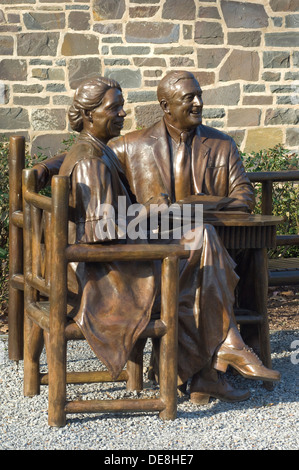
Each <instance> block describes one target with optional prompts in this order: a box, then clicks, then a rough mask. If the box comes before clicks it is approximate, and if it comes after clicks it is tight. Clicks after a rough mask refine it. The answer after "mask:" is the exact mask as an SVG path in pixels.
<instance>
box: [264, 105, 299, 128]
mask: <svg viewBox="0 0 299 470" xmlns="http://www.w3.org/2000/svg"><path fill="white" fill-rule="evenodd" d="M298 123H299V109H294V108H277V109H268V110H267V112H266V116H265V125H266V126H274V125H283V124H293V125H296V124H298Z"/></svg>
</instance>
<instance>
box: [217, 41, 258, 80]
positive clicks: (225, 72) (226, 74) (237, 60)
mask: <svg viewBox="0 0 299 470" xmlns="http://www.w3.org/2000/svg"><path fill="white" fill-rule="evenodd" d="M259 67H260V60H259V56H258V53H257V52H255V51H244V50H239V49H235V50H233V51H232V53H231V54H230V55H229V57H228V58H227V59H226V61H225V62H224V64H223V65H222V67H221V69H220V72H219V80H220V81H230V80H247V81H256V80H258V78H259Z"/></svg>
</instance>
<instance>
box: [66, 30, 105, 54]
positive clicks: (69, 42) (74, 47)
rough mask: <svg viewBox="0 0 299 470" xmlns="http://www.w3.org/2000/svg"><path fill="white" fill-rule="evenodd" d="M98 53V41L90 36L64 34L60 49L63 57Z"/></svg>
mask: <svg viewBox="0 0 299 470" xmlns="http://www.w3.org/2000/svg"><path fill="white" fill-rule="evenodd" d="M98 53H99V39H98V37H96V36H94V35H91V34H80V33H66V35H65V36H64V40H63V43H62V47H61V54H62V55H65V56H75V55H89V54H98Z"/></svg>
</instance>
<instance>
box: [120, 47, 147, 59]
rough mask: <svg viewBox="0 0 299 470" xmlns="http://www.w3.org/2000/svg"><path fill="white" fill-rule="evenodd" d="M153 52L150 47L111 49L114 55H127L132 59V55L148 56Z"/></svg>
mask: <svg viewBox="0 0 299 470" xmlns="http://www.w3.org/2000/svg"><path fill="white" fill-rule="evenodd" d="M150 51H151V49H150V47H148V46H113V47H111V53H112V54H113V55H125V56H128V57H130V56H131V55H143V54H144V55H146V54H149V53H150Z"/></svg>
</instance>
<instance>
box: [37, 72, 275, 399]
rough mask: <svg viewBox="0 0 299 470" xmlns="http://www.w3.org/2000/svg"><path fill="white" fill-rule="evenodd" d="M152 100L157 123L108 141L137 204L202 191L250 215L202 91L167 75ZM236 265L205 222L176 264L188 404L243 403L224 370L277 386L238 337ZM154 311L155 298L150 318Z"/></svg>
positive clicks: (226, 143)
mask: <svg viewBox="0 0 299 470" xmlns="http://www.w3.org/2000/svg"><path fill="white" fill-rule="evenodd" d="M158 98H159V101H160V104H161V107H162V109H163V111H164V117H163V118H162V119H161V121H160V122H158V123H157V124H155V125H154V126H152V127H150V128H149V129H142V130H139V131H135V132H132V133H128V134H126V135H125V136H124V137H120V138H119V139H116V140H115V141H111V142H110V143H109V146H110V148H111V149H112V150H113V151H114V152H115V154H116V155H117V157H118V159H119V161H120V162H121V164H122V168H123V171H124V173H125V176H126V178H127V180H128V182H129V185H130V189H131V191H132V193H133V194H134V195H135V196H136V199H137V201H138V202H139V203H142V204H148V203H149V202H152V203H156V202H158V203H160V202H166V203H167V204H169V203H170V202H173V201H176V200H178V199H179V200H184V199H185V198H188V196H190V195H196V194H202V193H204V194H207V195H216V196H223V197H226V196H229V197H230V198H231V199H232V202H231V203H230V207H229V208H230V209H231V210H235V209H242V210H247V211H251V210H252V208H253V206H254V195H253V188H252V186H251V184H250V182H249V180H248V179H247V177H246V174H245V170H244V167H243V165H242V162H241V160H240V157H239V154H238V151H237V148H236V145H235V143H234V141H233V140H232V139H231V138H230V137H228V136H227V135H225V134H223V133H222V132H219V131H218V130H215V129H212V128H210V127H207V126H204V125H203V124H202V122H201V119H202V106H203V103H202V98H201V89H200V86H199V84H198V82H197V81H196V80H195V78H194V76H193V75H192V74H190V73H189V72H188V73H187V72H179V73H177V72H171V73H170V74H168V75H166V77H165V78H164V79H163V80H162V81H161V83H160V84H159V87H158ZM182 133H183V135H181V134H182ZM79 141H80V140H79ZM106 153H108V151H107V150H106ZM62 159H63V158H56V159H55V158H53V159H50V160H48V161H47V162H44V163H43V165H42V166H40V167H39V171H40V177H41V180H43V179H45V178H46V176H47V175H46V172H45V171H44V170H45V169H46V170H47V173H48V174H49V175H51V174H54V173H55V172H57V168H59V166H60V165H61V161H62ZM75 160H76V159H75ZM112 160H113V159H112ZM113 161H114V160H113ZM115 166H116V164H115ZM119 174H120V175H121V172H120V171H119ZM83 177H84V175H83ZM82 183H83V180H82ZM87 186H90V185H89V184H87ZM235 266H236V265H235V263H234V261H233V260H232V258H231V257H230V256H229V254H228V252H227V251H226V249H225V248H224V246H223V244H222V242H221V240H220V239H219V237H218V235H217V233H216V231H215V229H214V228H213V227H212V226H211V225H209V224H206V225H205V227H204V240H203V246H202V249H201V250H195V251H194V252H193V253H192V256H191V257H190V259H189V260H188V261H187V262H186V261H182V262H181V271H180V295H179V354H178V384H179V385H185V384H186V383H187V381H188V379H190V380H191V385H190V394H191V400H192V401H193V402H194V403H199V404H200V403H206V402H207V400H208V399H209V397H210V396H213V397H216V398H219V399H222V400H228V401H240V400H244V399H246V398H248V396H249V393H248V392H247V391H243V390H235V389H233V388H232V387H231V386H230V385H229V384H228V383H227V382H226V381H224V380H222V378H221V377H220V376H219V374H218V372H217V371H218V370H219V371H222V372H225V371H226V368H227V366H228V365H231V366H232V367H234V368H235V369H237V370H238V371H239V372H240V373H241V374H242V375H243V376H245V377H247V378H252V379H262V380H268V381H275V380H279V377H280V376H279V373H277V372H275V371H273V370H270V369H268V368H266V367H264V366H263V365H262V363H261V361H260V360H259V359H258V358H257V357H256V356H255V354H254V353H253V351H252V350H250V349H249V348H247V346H246V345H245V344H244V341H243V339H242V337H241V336H240V334H239V331H238V329H237V326H236V324H235V321H234V315H233V305H234V291H235V288H236V285H237V283H238V276H237V275H236V273H235ZM94 299H95V297H94ZM158 308H159V302H158V296H156V301H155V304H154V305H153V308H152V315H153V314H154V313H155V310H156V309H158Z"/></svg>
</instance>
